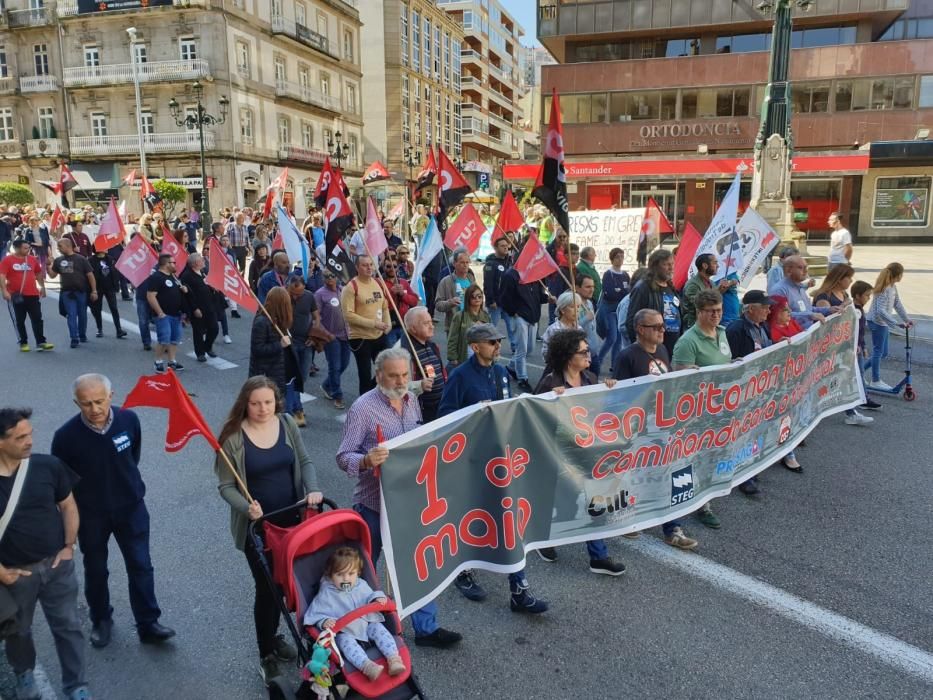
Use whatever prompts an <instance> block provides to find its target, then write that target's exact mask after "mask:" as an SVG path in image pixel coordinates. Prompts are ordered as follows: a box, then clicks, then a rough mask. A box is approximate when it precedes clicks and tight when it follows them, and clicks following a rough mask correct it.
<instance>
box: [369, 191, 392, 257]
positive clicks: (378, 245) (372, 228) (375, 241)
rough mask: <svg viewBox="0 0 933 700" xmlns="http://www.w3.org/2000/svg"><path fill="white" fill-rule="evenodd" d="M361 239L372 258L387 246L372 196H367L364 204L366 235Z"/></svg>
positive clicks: (377, 255) (380, 253)
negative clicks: (367, 198) (367, 199)
mask: <svg viewBox="0 0 933 700" xmlns="http://www.w3.org/2000/svg"><path fill="white" fill-rule="evenodd" d="M363 240H364V241H365V243H366V250H368V251H369V254H370V255H371V256H373V258H378V257H379V256H380V255H382V253H383V252H384V251H385V249H386V248H388V247H389V242H388V241H387V240H386V234H385V229H383V228H382V222H381V221H379V212H378V211H376V200H375V199H374V198H373V197H369V201H368V202H367V204H366V236H365V238H364V239H363Z"/></svg>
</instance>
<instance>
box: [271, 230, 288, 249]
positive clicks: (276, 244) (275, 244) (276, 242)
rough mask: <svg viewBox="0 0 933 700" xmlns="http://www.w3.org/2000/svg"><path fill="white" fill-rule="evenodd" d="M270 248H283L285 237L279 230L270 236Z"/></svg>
mask: <svg viewBox="0 0 933 700" xmlns="http://www.w3.org/2000/svg"><path fill="white" fill-rule="evenodd" d="M272 250H273V251H276V250H285V239H284V237H283V236H282V234H281V233H279V232H276V234H275V235H274V236H273V237H272Z"/></svg>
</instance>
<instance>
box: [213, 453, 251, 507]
mask: <svg viewBox="0 0 933 700" xmlns="http://www.w3.org/2000/svg"><path fill="white" fill-rule="evenodd" d="M217 454H219V455H220V456H221V457H222V458H223V461H224V464H226V465H227V469H229V470H230V473H231V474H233V478H234V480H235V481H236V483H237V486H239V487H240V491H242V492H243V495H244V496H245V497H246V500H247V501H249V502H250V504H252V503H255V501H254V500H253V497H252V496H251V495H250V493H249V489H247V488H246V484H245V483H244V481H243V479H241V478H240V475H239V474H237V471H236V467H234V466H233V462H231V461H230V458H229V457H228V456H227V453H226V452H224V450H223V448H222V447H221V448H220V449H219V450H217Z"/></svg>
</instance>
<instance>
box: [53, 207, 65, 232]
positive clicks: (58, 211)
mask: <svg viewBox="0 0 933 700" xmlns="http://www.w3.org/2000/svg"><path fill="white" fill-rule="evenodd" d="M64 225H65V214H64V212H62V208H61V207H60V206H58V205H57V204H56V205H55V210H54V211H53V212H52V218H50V219H49V229H50V231H52V232H55V231H58V229H60V228H61V227H62V226H64Z"/></svg>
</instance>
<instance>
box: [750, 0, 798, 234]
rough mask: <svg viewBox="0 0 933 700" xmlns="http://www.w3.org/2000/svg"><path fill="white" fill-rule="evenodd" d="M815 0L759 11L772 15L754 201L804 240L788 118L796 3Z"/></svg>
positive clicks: (778, 227) (782, 2) (790, 0)
mask: <svg viewBox="0 0 933 700" xmlns="http://www.w3.org/2000/svg"><path fill="white" fill-rule="evenodd" d="M812 4H813V3H812V0H763V1H762V2H760V3H759V4H758V5H757V9H758V11H759V12H762V13H765V14H771V13H773V14H774V29H773V30H772V34H771V60H770V67H769V70H768V87H767V90H766V92H765V97H764V100H763V102H762V105H761V126H760V128H759V130H758V136H757V137H756V139H755V172H754V175H753V177H752V197H751V200H752V201H751V205H752V207H754V208H755V210H756V211H757V212H758V213H759V214H760V215H761V216H762V217H763V218H764V219H765V220H766V221H767V222H768V223H769V224H771V226H772V227H774V230H775V231H776V232H777V233H778V235H779V236H780V237H781V240H783V241H787V242H791V241H793V242H795V243H797V244H798V245H800V244H802V240H801V238H802V237H801V236H800V234H799V232H796V227H795V226H794V221H793V204H792V200H791V197H790V160H791V154H792V152H793V132H792V129H791V121H790V116H791V115H790V82H789V80H788V76H789V68H790V53H791V36H792V30H793V22H792V19H791V13H792V12H793V10H794V8H795V7H796V8H799V9H800V10H803V11H807V10H809V9H810V7H811V6H812Z"/></svg>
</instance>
